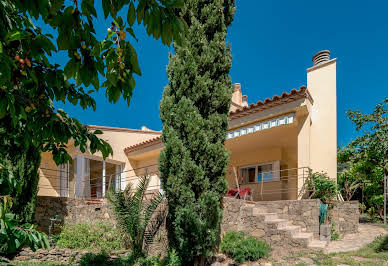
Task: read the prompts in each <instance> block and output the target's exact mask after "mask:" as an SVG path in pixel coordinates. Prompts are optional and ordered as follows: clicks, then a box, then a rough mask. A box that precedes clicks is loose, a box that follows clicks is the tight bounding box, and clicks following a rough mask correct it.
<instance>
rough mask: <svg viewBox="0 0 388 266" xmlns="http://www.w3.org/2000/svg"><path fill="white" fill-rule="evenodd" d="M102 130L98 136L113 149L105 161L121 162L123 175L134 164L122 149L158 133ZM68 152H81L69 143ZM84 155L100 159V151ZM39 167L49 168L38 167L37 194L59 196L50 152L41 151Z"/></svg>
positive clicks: (56, 174) (70, 186)
mask: <svg viewBox="0 0 388 266" xmlns="http://www.w3.org/2000/svg"><path fill="white" fill-rule="evenodd" d="M92 130H94V129H92ZM103 132H104V134H103V135H100V138H102V139H104V140H106V141H108V143H109V144H110V145H111V146H112V150H113V155H111V156H109V157H108V158H107V159H106V161H107V162H112V163H115V164H117V163H121V164H122V165H123V166H124V168H123V171H124V172H125V175H129V174H130V172H131V171H132V170H133V168H134V166H132V164H131V162H130V161H129V160H128V157H127V156H126V154H125V153H124V149H125V148H126V147H128V146H131V145H134V144H137V143H139V142H143V141H145V140H148V139H152V138H155V137H157V136H159V135H160V134H158V133H151V132H145V133H142V132H128V131H109V130H104V131H103ZM69 153H70V155H71V156H75V155H76V154H81V152H80V151H79V150H78V149H77V148H74V147H72V146H71V145H70V147H69ZM84 156H86V157H87V158H90V159H95V160H102V155H101V153H100V152H97V153H95V154H90V152H86V153H84ZM45 166H47V167H45ZM41 168H49V169H50V170H44V169H40V180H39V193H38V195H42V196H43V195H44V196H59V179H58V177H59V175H58V167H57V166H56V164H55V163H54V161H53V160H52V155H51V154H50V153H42V162H41ZM51 169H52V170H51ZM53 170H54V171H53ZM72 186H74V184H72V183H71V182H70V184H69V188H70V189H71V188H72ZM70 196H71V193H70Z"/></svg>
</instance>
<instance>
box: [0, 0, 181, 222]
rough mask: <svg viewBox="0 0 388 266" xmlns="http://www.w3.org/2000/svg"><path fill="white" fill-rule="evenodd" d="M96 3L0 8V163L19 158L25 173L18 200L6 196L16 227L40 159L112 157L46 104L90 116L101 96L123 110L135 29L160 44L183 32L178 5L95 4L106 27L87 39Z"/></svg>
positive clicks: (133, 64)
mask: <svg viewBox="0 0 388 266" xmlns="http://www.w3.org/2000/svg"><path fill="white" fill-rule="evenodd" d="M96 2H97V1H94V0H73V1H63V0H44V1H38V0H34V1H33V0H1V1H0V25H1V27H0V140H1V145H0V163H1V164H3V160H4V159H7V157H9V158H11V160H12V165H13V166H15V165H17V163H18V161H21V160H23V159H22V157H21V156H20V155H23V154H24V155H26V158H25V162H26V168H28V169H33V171H32V172H31V173H29V171H25V172H24V176H19V177H18V180H17V181H18V182H21V183H22V184H23V193H21V194H18V191H12V192H11V193H9V195H11V196H12V197H13V200H14V204H13V207H12V208H13V212H14V214H15V215H16V219H17V220H20V222H23V223H24V222H29V223H31V222H32V217H33V215H34V210H35V198H36V191H37V182H38V181H37V180H38V172H37V169H38V168H39V164H40V153H41V152H50V153H51V154H52V155H53V159H54V161H55V162H56V163H57V164H60V163H64V162H66V161H71V156H70V155H69V154H68V152H67V149H66V148H67V145H68V144H69V143H71V144H72V145H74V146H76V147H79V149H80V151H81V152H86V151H89V152H91V153H95V152H97V151H100V152H101V153H102V156H103V157H104V158H106V157H107V156H109V155H110V154H112V153H113V151H112V148H111V146H110V145H109V144H108V143H107V142H106V141H105V140H103V139H102V138H99V137H98V136H99V135H100V134H102V132H101V131H100V130H96V131H93V132H92V131H91V130H89V129H88V128H87V127H86V126H84V125H83V124H82V123H81V122H79V121H78V120H77V119H76V118H73V117H70V116H69V115H68V114H67V113H66V112H65V111H64V110H62V109H57V108H56V107H55V105H54V103H55V102H62V103H63V104H66V103H67V104H69V103H70V104H72V105H76V106H80V107H81V108H82V109H87V108H90V109H93V110H95V109H96V108H97V106H96V101H95V98H94V97H95V96H96V95H97V93H99V92H98V91H99V90H103V92H104V94H105V97H106V98H107V100H108V101H109V102H111V103H115V102H117V101H118V100H119V99H120V98H121V97H122V99H123V100H124V101H126V102H127V104H129V102H130V99H131V96H132V92H133V90H134V87H135V79H134V76H135V75H141V71H140V67H139V63H138V58H137V54H136V51H135V49H134V47H133V46H132V45H131V43H133V42H135V41H137V39H136V35H135V33H134V27H135V25H134V23H135V21H137V24H140V23H142V24H143V25H144V26H145V28H146V30H147V34H148V35H152V36H153V37H154V38H155V39H161V41H162V42H163V43H164V44H170V43H171V42H172V41H173V40H174V41H176V42H179V43H181V42H182V40H183V35H184V28H185V25H184V22H183V20H182V19H181V18H179V17H177V16H176V12H177V11H178V10H179V8H180V7H182V6H183V1H182V0H169V1H157V0H151V1H150V0H139V1H135V0H114V1H109V0H107V1H105V0H104V1H99V2H100V3H102V11H103V16H104V18H105V19H107V18H108V17H109V20H110V21H109V22H111V24H110V27H109V28H108V29H107V32H103V33H102V35H101V33H97V32H96V31H95V25H96V22H97V21H100V22H101V19H103V18H102V17H101V13H99V15H97V10H96V8H95V7H97V6H98V4H97V3H96ZM120 11H121V12H120ZM122 11H126V12H125V13H124V12H122ZM118 13H120V15H119V14H118ZM122 15H124V18H123V17H122ZM97 16H98V17H97ZM35 21H38V23H37V24H38V25H34V22H35ZM39 26H41V27H39ZM47 32H50V33H52V34H49V33H47ZM127 34H128V35H127ZM101 36H103V37H102V38H101ZM58 56H59V57H61V59H64V60H65V64H63V65H62V66H60V65H58V64H57V63H58V62H56V61H55V60H56V59H57V58H58ZM4 167H7V165H5V166H4ZM28 169H27V170H28ZM23 170H24V169H23ZM2 195H4V194H2Z"/></svg>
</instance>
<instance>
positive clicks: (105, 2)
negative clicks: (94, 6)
mask: <svg viewBox="0 0 388 266" xmlns="http://www.w3.org/2000/svg"><path fill="white" fill-rule="evenodd" d="M111 4H112V3H111V1H110V0H102V9H103V10H104V17H105V19H106V18H107V17H108V15H109V13H110V12H111V10H112V8H111Z"/></svg>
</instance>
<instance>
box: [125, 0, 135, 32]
mask: <svg viewBox="0 0 388 266" xmlns="http://www.w3.org/2000/svg"><path fill="white" fill-rule="evenodd" d="M135 12H136V11H135V5H134V4H133V2H132V1H131V4H130V5H129V8H128V14H127V22H128V24H129V25H130V26H133V23H135V19H136V14H135Z"/></svg>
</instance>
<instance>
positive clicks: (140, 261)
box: [79, 250, 181, 266]
mask: <svg viewBox="0 0 388 266" xmlns="http://www.w3.org/2000/svg"><path fill="white" fill-rule="evenodd" d="M79 264H80V266H90V265H103V266H126V265H128V266H133V265H138V266H180V265H181V263H180V260H179V257H178V256H177V255H176V253H175V251H174V250H172V251H170V252H169V253H168V256H167V257H166V258H164V259H161V258H160V256H152V257H140V258H139V257H137V256H134V255H132V254H131V255H129V256H128V257H125V258H115V259H112V258H110V256H109V255H108V254H107V253H105V252H101V253H98V254H93V253H88V254H85V255H84V256H83V257H82V258H81V261H80V263H79Z"/></svg>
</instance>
